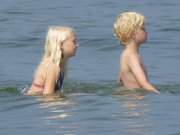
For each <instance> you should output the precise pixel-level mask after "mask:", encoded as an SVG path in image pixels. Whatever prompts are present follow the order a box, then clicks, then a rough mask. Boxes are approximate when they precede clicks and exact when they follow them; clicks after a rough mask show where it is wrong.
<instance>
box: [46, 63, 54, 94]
mask: <svg viewBox="0 0 180 135" xmlns="http://www.w3.org/2000/svg"><path fill="white" fill-rule="evenodd" d="M45 79H46V80H45V84H44V91H43V95H49V94H53V93H55V85H56V80H57V67H55V65H53V66H50V67H49V69H48V71H47V74H46V78H45Z"/></svg>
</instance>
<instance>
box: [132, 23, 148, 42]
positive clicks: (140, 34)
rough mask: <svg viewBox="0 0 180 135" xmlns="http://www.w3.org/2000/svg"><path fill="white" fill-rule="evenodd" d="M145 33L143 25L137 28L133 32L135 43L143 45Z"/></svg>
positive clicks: (145, 38) (145, 37)
mask: <svg viewBox="0 0 180 135" xmlns="http://www.w3.org/2000/svg"><path fill="white" fill-rule="evenodd" d="M147 36H148V34H147V32H146V30H145V27H144V25H143V26H142V27H140V28H137V30H136V31H135V41H136V43H138V44H141V43H144V42H145V41H146V40H147Z"/></svg>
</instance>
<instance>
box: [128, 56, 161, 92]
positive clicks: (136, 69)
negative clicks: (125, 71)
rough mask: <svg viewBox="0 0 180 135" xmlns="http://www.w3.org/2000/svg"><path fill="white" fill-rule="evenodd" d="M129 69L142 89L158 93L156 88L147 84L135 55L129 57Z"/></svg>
mask: <svg viewBox="0 0 180 135" xmlns="http://www.w3.org/2000/svg"><path fill="white" fill-rule="evenodd" d="M129 67H130V69H131V71H132V73H133V74H134V76H135V78H136V80H137V81H138V83H139V84H140V85H141V86H142V88H144V89H146V90H148V91H151V92H155V93H159V92H158V91H157V90H156V88H155V87H154V86H153V85H151V84H150V83H149V81H148V79H147V77H146V74H145V72H144V70H143V68H142V66H141V64H140V60H139V58H138V56H137V55H131V56H129Z"/></svg>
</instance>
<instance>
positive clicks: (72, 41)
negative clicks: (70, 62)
mask: <svg viewBox="0 0 180 135" xmlns="http://www.w3.org/2000/svg"><path fill="white" fill-rule="evenodd" d="M77 47H78V45H77V39H76V36H75V34H71V35H70V37H69V38H68V39H67V40H65V41H64V42H63V44H62V46H61V48H62V49H63V53H64V55H65V56H66V57H73V56H75V54H76V49H77Z"/></svg>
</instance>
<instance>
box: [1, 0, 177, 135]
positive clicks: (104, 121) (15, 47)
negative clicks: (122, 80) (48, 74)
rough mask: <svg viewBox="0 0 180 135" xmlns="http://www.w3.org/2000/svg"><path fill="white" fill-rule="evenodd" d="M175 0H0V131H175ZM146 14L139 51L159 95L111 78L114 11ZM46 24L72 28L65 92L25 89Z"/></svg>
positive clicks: (99, 134)
mask: <svg viewBox="0 0 180 135" xmlns="http://www.w3.org/2000/svg"><path fill="white" fill-rule="evenodd" d="M179 7H180V1H178V0H171V1H169V0H164V1H156V0H151V1H147V0H143V1H137V0H136V1H135V0H134V1H132V0H126V1H123V0H111V1H105V0H76V1H73V0H68V1H63V0H61V1H60V0H53V1H49V0H38V1H35V0H26V1H23V0H1V4H0V88H1V89H0V135H12V134H13V135H19V134H25V135H30V134H31V135H32V134H34V135H36V134H37V135H54V134H57V135H84V134H85V135H179V134H180V107H179V106H180V77H179V76H180V72H179V67H180V61H179V58H180V46H179V43H180V38H179V35H180V16H179ZM127 10H133V11H138V12H141V13H143V14H144V15H145V16H146V29H147V31H148V32H149V39H148V42H147V43H145V44H144V45H143V46H142V48H141V53H142V56H143V59H144V61H145V65H146V67H147V69H148V72H149V76H150V80H151V82H152V83H153V84H155V85H156V86H157V87H158V89H159V90H160V92H161V94H160V95H155V94H148V93H146V92H144V91H142V90H139V91H127V90H124V89H123V88H119V87H118V86H117V85H116V83H115V82H116V78H117V73H118V67H119V65H118V64H119V62H118V61H119V54H120V52H121V51H122V47H120V45H119V44H118V42H117V40H116V39H115V38H114V36H113V33H112V25H113V22H114V20H115V17H116V16H117V15H118V14H119V12H122V11H127ZM51 25H67V26H72V27H74V28H75V30H76V32H77V36H78V41H79V44H80V47H79V49H78V51H77V54H76V57H74V58H73V59H72V60H71V61H70V63H69V72H68V79H67V80H66V84H65V97H64V98H60V97H59V96H58V95H55V96H48V97H39V96H36V97H28V96H23V95H22V94H21V93H20V92H19V90H20V88H21V87H24V86H26V85H28V84H30V82H31V80H32V74H33V72H34V70H35V67H36V66H37V64H38V63H39V60H40V59H41V56H42V52H43V44H44V40H45V39H44V38H45V35H46V31H47V29H48V27H49V26H51Z"/></svg>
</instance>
